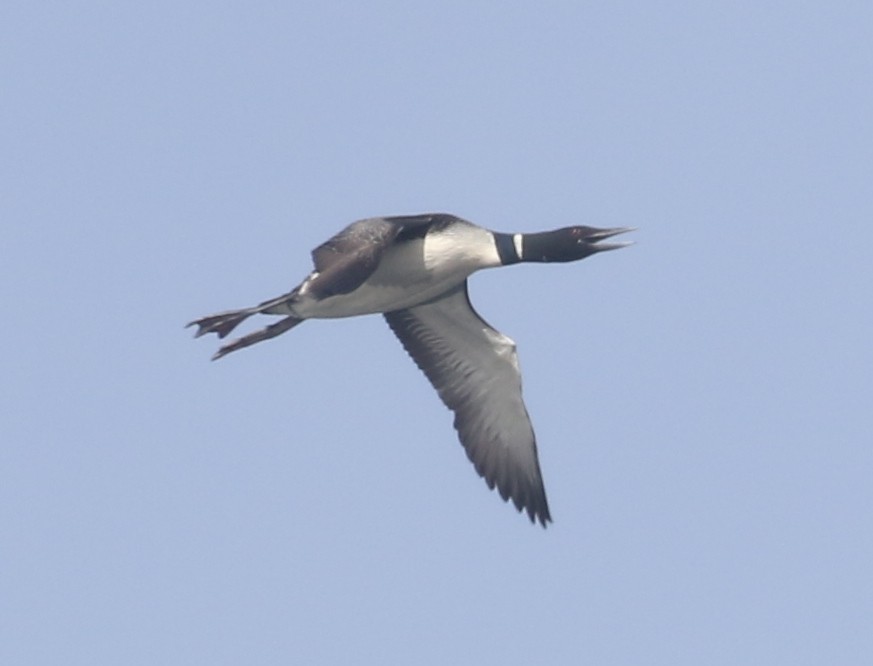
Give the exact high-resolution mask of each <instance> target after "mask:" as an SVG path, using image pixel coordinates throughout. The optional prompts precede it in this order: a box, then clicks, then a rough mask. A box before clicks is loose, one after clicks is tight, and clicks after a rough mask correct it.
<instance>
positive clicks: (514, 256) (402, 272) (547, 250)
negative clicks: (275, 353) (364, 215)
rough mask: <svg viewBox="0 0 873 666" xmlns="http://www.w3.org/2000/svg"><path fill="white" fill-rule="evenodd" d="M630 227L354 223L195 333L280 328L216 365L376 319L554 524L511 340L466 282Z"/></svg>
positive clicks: (202, 322)
mask: <svg viewBox="0 0 873 666" xmlns="http://www.w3.org/2000/svg"><path fill="white" fill-rule="evenodd" d="M627 231H632V229H631V228H628V227H617V228H612V229H597V228H594V227H585V226H575V227H565V228H563V229H557V230H554V231H545V232H541V233H527V234H520V233H517V234H506V233H498V232H494V231H489V230H488V229H484V228H482V227H479V226H476V225H475V224H472V223H471V222H468V221H467V220H463V219H461V218H459V217H456V216H454V215H448V214H445V213H431V214H424V215H410V216H397V217H375V218H369V219H365V220H359V221H357V222H354V223H352V224H350V225H349V226H348V227H346V228H345V229H343V230H342V231H340V232H339V233H338V234H337V235H335V236H334V237H333V238H331V239H330V240H328V241H326V242H325V243H323V244H321V245H319V246H318V247H317V248H315V250H313V252H312V261H313V263H314V265H315V269H314V270H313V271H312V272H311V273H310V274H309V275H308V276H307V277H306V279H304V280H303V282H301V283H300V284H299V285H298V286H296V287H294V289H292V290H291V291H289V292H287V293H285V294H282V295H281V296H277V297H276V298H271V299H269V300H267V301H264V302H263V303H260V304H259V305H256V306H253V307H249V308H243V309H240V310H228V311H226V312H219V313H218V314H214V315H209V316H207V317H201V318H200V319H195V320H194V321H192V322H191V323H189V324H188V326H196V327H197V332H196V334H195V337H200V336H201V335H205V334H207V333H215V334H217V335H218V337H219V338H224V337H226V336H227V335H228V334H229V333H230V332H231V331H232V330H233V329H235V328H236V327H237V326H238V325H239V324H240V323H241V322H243V321H244V320H245V319H247V318H248V317H251V316H252V315H256V314H266V315H278V316H282V319H280V320H279V321H277V322H275V323H273V324H270V325H269V326H266V327H264V328H261V329H259V330H256V331H254V332H252V333H249V334H248V335H244V336H243V337H241V338H238V339H236V340H233V341H231V342H228V343H226V344H225V345H224V346H223V347H221V348H220V349H219V350H218V351H217V352H216V353H215V355H214V356H213V357H212V358H213V360H215V359H219V358H221V357H223V356H225V355H227V354H229V353H230V352H233V351H237V350H239V349H242V348H244V347H248V346H250V345H253V344H255V343H257V342H262V341H263V340H268V339H270V338H274V337H276V336H277V335H280V334H282V333H284V332H286V331H288V330H290V329H292V328H293V327H294V326H296V325H297V324H299V323H301V322H302V321H304V320H306V319H333V318H339V317H354V316H357V315H365V314H374V313H381V314H382V315H383V316H384V317H385V320H386V321H387V322H388V326H390V327H391V330H392V331H394V334H395V335H396V336H397V337H398V338H399V340H400V342H401V344H402V345H403V347H404V348H405V349H406V351H407V352H408V353H409V355H410V356H411V357H412V359H413V360H414V361H415V363H416V365H418V367H419V368H421V370H422V371H423V372H424V374H425V375H426V376H427V378H428V380H430V383H431V384H432V385H433V387H434V388H435V389H436V391H437V393H438V394H439V396H440V398H441V399H442V401H443V402H444V403H445V405H446V406H447V407H448V408H449V409H450V410H452V412H454V415H455V422H454V425H455V429H456V430H457V431H458V438H459V439H460V441H461V444H462V445H463V447H464V449H465V450H466V452H467V456H468V457H469V459H470V461H471V462H472V463H473V465H474V467H475V468H476V471H477V472H478V473H479V475H480V476H481V477H483V478H484V479H485V482H486V483H487V484H488V487H489V488H491V489H494V488H496V489H497V491H498V492H499V493H500V496H501V497H502V498H503V499H504V500H505V501H509V500H511V501H512V503H513V504H514V505H515V507H516V509H517V510H518V511H519V512H522V511H523V512H526V513H527V515H528V517H529V518H530V520H531V522H536V521H539V523H540V524H541V525H542V526H543V527H545V526H546V524H547V523H548V522H551V515H550V513H549V505H548V502H547V500H546V491H545V488H544V486H543V479H542V474H541V472H540V465H539V460H538V458H537V448H536V438H535V436H534V431H533V427H532V426H531V422H530V417H529V416H528V413H527V409H526V408H525V406H524V402H523V400H522V396H521V373H520V371H519V366H518V357H517V355H516V351H515V343H514V342H513V341H512V340H511V339H510V338H508V337H507V336H505V335H503V334H502V333H500V331H498V330H496V329H495V328H493V327H492V326H490V325H489V324H488V323H487V322H486V321H485V320H484V319H482V317H480V316H479V314H478V313H477V312H476V311H475V310H474V309H473V306H472V305H471V303H470V299H469V296H468V294H467V278H468V277H469V276H470V275H471V274H472V273H474V272H476V271H478V270H480V269H483V268H496V267H498V266H508V265H510V264H516V263H519V262H568V261H577V260H579V259H584V258H585V257H588V256H590V255H592V254H596V253H597V252H603V251H604V250H615V249H618V248H621V247H625V246H627V245H630V244H631V243H621V242H618V243H617V242H611V243H605V242H603V241H604V240H605V239H607V238H610V237H612V236H615V235H617V234H621V233H625V232H627Z"/></svg>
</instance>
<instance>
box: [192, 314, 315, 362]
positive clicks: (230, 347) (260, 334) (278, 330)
mask: <svg viewBox="0 0 873 666" xmlns="http://www.w3.org/2000/svg"><path fill="white" fill-rule="evenodd" d="M216 316H217V315H216ZM247 316H248V315H245V316H244V317H243V318H242V319H245V317H247ZM242 319H240V320H239V321H242ZM239 321H238V322H236V323H235V324H233V325H232V326H231V327H230V328H233V327H234V326H236V324H238V323H239ZM301 321H303V320H302V319H300V318H299V317H292V316H289V317H285V318H284V319H282V320H280V321H277V322H276V323H275V324H270V325H269V326H265V327H264V328H261V329H259V330H257V331H253V332H252V333H249V334H248V335H244V336H243V337H241V338H237V339H236V340H234V341H232V342H228V343H227V344H226V345H224V346H223V347H222V348H221V349H219V350H218V351H217V352H215V355H214V356H213V357H212V360H213V361H217V360H218V359H220V358H221V357H222V356H226V355H227V354H230V352H234V351H236V350H237V349H242V348H243V347H249V346H251V345H253V344H255V343H256V342H262V341H263V340H269V339H270V338H275V337H276V336H277V335H281V334H282V333H284V332H285V331H287V330H290V329H292V328H294V327H295V326H297V324H299V323H300V322H301ZM194 323H197V322H194ZM229 330H230V329H228V331H229ZM219 335H220V334H219Z"/></svg>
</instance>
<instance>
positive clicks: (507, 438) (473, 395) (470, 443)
mask: <svg viewBox="0 0 873 666" xmlns="http://www.w3.org/2000/svg"><path fill="white" fill-rule="evenodd" d="M385 319H386V320H387V321H388V325H389V326H390V327H391V330H393V331H394V333H395V335H397V337H398V338H399V339H400V342H401V343H402V344H403V347H404V348H405V349H406V351H407V352H408V353H409V355H410V356H412V358H413V360H414V361H415V363H416V364H417V365H418V367H419V368H421V369H422V370H423V371H424V373H425V375H427V378H428V379H429V380H430V383H431V384H433V386H434V388H435V389H436V390H437V392H438V393H439V395H440V398H442V401H443V402H444V403H445V404H446V406H447V407H448V408H449V409H451V410H452V411H453V412H454V413H455V429H456V430H457V431H458V437H459V438H460V440H461V444H463V446H464V449H465V450H466V451H467V456H468V457H469V458H470V460H471V461H472V462H473V465H474V466H475V468H476V471H477V472H478V473H479V475H480V476H482V477H483V478H484V479H485V481H486V483H487V484H488V487H489V488H495V487H496V488H497V491H498V492H499V493H500V496H501V497H502V498H503V499H504V500H510V499H511V500H512V502H513V503H514V504H515V506H516V508H517V509H518V510H519V511H526V512H527V514H528V516H529V517H530V519H531V521H532V522H534V521H536V520H539V522H540V523H541V524H542V525H543V526H544V527H545V525H546V522H548V521H551V517H550V515H549V506H548V502H547V501H546V493H545V489H544V487H543V480H542V475H541V473H540V466H539V461H538V459H537V449H536V440H535V437H534V432H533V428H532V426H531V423H530V417H529V416H528V413H527V409H526V408H525V406H524V402H523V401H522V397H521V374H520V372H519V368H518V357H517V355H516V353H515V343H513V342H512V340H510V339H509V338H507V337H506V336H504V335H503V334H501V333H500V332H499V331H497V330H495V329H493V328H492V327H491V326H489V325H488V324H487V323H486V322H485V321H483V320H482V319H481V318H480V317H479V315H478V314H476V312H475V310H473V307H472V305H470V301H469V298H468V296H467V284H466V282H465V283H464V284H462V285H459V286H458V287H457V288H455V289H454V290H452V291H451V292H449V294H447V295H446V296H444V297H442V298H440V299H438V300H436V301H431V302H429V303H426V304H424V305H419V306H416V307H413V308H408V309H406V310H398V311H397V312H389V313H386V314H385Z"/></svg>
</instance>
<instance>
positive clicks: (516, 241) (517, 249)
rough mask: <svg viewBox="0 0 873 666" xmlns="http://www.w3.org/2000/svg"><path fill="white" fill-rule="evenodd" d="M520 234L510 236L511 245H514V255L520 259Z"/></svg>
mask: <svg viewBox="0 0 873 666" xmlns="http://www.w3.org/2000/svg"><path fill="white" fill-rule="evenodd" d="M521 241H522V235H521V234H514V235H513V236H512V244H513V245H515V253H516V254H517V255H518V258H519V259H521Z"/></svg>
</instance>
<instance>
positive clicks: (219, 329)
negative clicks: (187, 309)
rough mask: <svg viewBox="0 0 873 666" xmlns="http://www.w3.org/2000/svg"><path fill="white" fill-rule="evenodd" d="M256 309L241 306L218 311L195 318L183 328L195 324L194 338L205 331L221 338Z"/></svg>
mask: <svg viewBox="0 0 873 666" xmlns="http://www.w3.org/2000/svg"><path fill="white" fill-rule="evenodd" d="M257 311H258V309H257V308H243V309H242V310H228V311H227V312H219V313H218V314H214V315H209V316H208V317H200V319H195V320H194V321H192V322H191V323H190V324H187V325H186V326H185V328H188V327H189V326H197V332H196V333H195V334H194V337H195V338H199V337H200V336H201V335H206V334H207V333H215V334H217V335H218V337H219V338H223V337H225V336H226V335H227V334H228V333H230V332H231V331H232V330H233V329H235V328H236V327H237V326H239V325H240V324H241V323H242V322H244V321H245V320H246V319H248V318H249V317H251V316H252V315H253V314H255V313H256V312H257Z"/></svg>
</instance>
